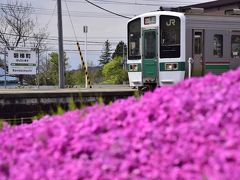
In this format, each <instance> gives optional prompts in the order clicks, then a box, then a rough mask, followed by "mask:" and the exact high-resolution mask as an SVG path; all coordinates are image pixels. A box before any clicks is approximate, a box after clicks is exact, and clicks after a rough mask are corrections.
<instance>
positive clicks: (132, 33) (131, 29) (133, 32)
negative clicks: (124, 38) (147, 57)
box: [128, 18, 141, 59]
mask: <svg viewBox="0 0 240 180" xmlns="http://www.w3.org/2000/svg"><path fill="white" fill-rule="evenodd" d="M140 43H141V19H140V18H138V19H135V20H134V21H132V22H129V23H128V59H140V58H141V54H140Z"/></svg>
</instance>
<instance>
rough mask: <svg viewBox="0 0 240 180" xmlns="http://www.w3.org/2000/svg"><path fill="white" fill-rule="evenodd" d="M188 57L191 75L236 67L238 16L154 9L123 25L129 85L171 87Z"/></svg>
mask: <svg viewBox="0 0 240 180" xmlns="http://www.w3.org/2000/svg"><path fill="white" fill-rule="evenodd" d="M190 12H193V11H190ZM189 58H191V59H193V63H192V64H191V66H192V67H191V70H190V71H191V75H193V76H201V75H204V74H206V73H209V72H211V73H214V74H220V73H222V72H225V71H227V70H229V69H235V68H237V67H238V66H240V17H239V16H237V15H235V14H232V15H229V14H228V15H222V16H219V15H218V16H213V15H207V14H204V13H196V14H194V13H182V12H172V11H157V12H149V13H145V14H142V15H139V16H136V17H134V18H132V19H131V20H130V21H129V22H128V59H127V64H128V77H129V84H130V86H131V87H150V88H152V87H155V86H163V85H169V84H175V83H177V82H179V81H181V80H183V79H184V78H185V77H188V75H189V74H190V72H189V71H188V69H189V67H188V60H189Z"/></svg>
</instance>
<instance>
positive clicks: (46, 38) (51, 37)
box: [2, 33, 104, 44]
mask: <svg viewBox="0 0 240 180" xmlns="http://www.w3.org/2000/svg"><path fill="white" fill-rule="evenodd" d="M2 34H4V35H9V36H18V35H16V34H11V33H2ZM22 37H25V38H32V39H34V38H35V37H34V36H22ZM49 37H50V38H49ZM49 37H45V38H43V39H44V40H52V41H57V40H58V38H57V37H55V36H49ZM63 41H65V42H73V43H76V41H75V40H71V39H64V40H63ZM79 42H81V43H84V42H85V41H79ZM87 43H93V44H94V43H95V44H103V43H104V42H100V41H87Z"/></svg>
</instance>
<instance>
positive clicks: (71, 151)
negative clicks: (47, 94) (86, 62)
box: [0, 69, 240, 180]
mask: <svg viewBox="0 0 240 180" xmlns="http://www.w3.org/2000/svg"><path fill="white" fill-rule="evenodd" d="M239 102H240V69H239V70H237V71H230V72H228V73H226V74H223V75H222V76H214V75H207V76H205V77H204V78H192V79H189V80H186V81H184V82H181V83H179V84H177V85H175V86H171V87H170V86H169V87H162V88H159V89H156V90H155V91H154V92H148V93H145V95H144V96H142V97H141V98H140V99H139V100H136V99H135V98H133V97H131V98H128V99H127V100H118V101H115V102H114V103H112V104H111V105H110V106H103V105H95V106H92V107H86V108H84V109H82V110H75V111H71V112H67V113H65V114H64V115H61V116H60V115H58V116H52V117H50V116H45V117H43V118H42V119H41V120H40V121H34V123H32V124H31V125H21V126H16V127H4V128H3V129H2V131H1V132H0V139H1V144H0V179H14V180H18V179H19V180H20V179H64V180H65V179H66V180H67V179H109V180H110V179H111V180H112V179H170V180H171V179H191V180H192V179H194V180H195V179H201V180H203V179H210V180H211V179H214V180H215V179H231V180H232V179H240V141H239V139H240V103H239Z"/></svg>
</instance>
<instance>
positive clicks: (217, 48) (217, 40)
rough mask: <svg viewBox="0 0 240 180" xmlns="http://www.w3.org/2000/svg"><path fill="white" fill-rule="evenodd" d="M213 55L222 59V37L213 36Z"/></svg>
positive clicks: (219, 35) (218, 35)
mask: <svg viewBox="0 0 240 180" xmlns="http://www.w3.org/2000/svg"><path fill="white" fill-rule="evenodd" d="M213 55H214V56H215V57H219V58H221V57H223V35H221V34H215V35H214V38H213Z"/></svg>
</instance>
